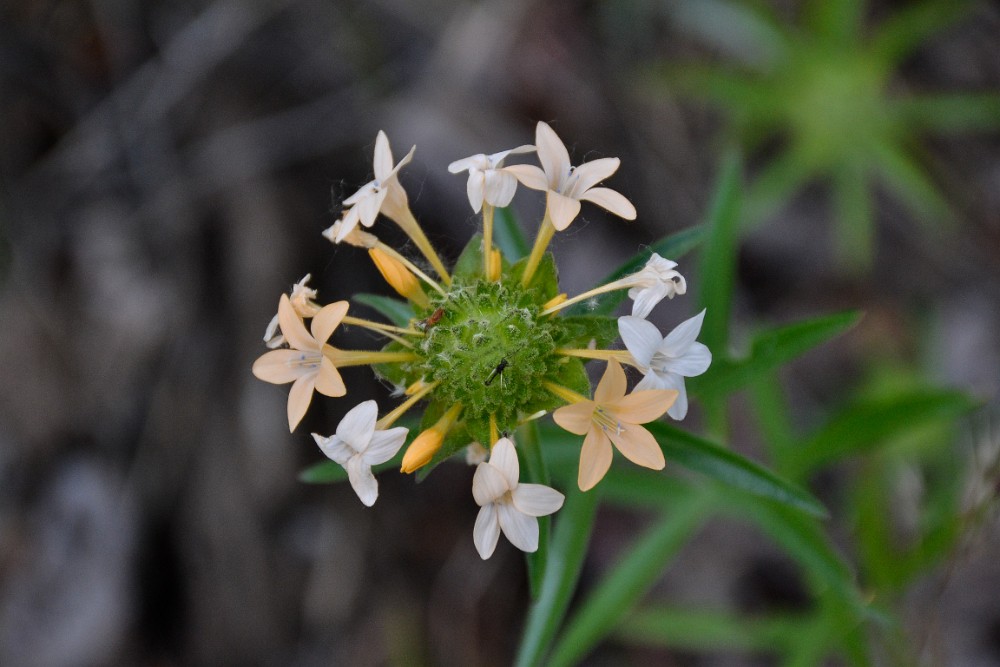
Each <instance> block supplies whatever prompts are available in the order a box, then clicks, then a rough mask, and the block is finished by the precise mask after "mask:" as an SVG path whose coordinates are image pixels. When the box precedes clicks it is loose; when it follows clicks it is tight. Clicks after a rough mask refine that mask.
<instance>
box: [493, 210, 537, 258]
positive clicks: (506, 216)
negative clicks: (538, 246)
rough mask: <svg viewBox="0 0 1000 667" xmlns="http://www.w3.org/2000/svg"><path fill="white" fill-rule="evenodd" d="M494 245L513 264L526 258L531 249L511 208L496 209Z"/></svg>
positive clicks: (494, 215) (494, 216)
mask: <svg viewBox="0 0 1000 667" xmlns="http://www.w3.org/2000/svg"><path fill="white" fill-rule="evenodd" d="M493 243H494V244H496V246H497V247H498V248H500V252H502V253H503V255H504V257H506V258H507V259H508V260H509V261H511V262H516V261H518V260H519V259H521V258H522V257H524V256H526V255H527V254H528V251H529V250H530V249H531V248H530V246H529V245H528V241H527V240H526V239H525V238H524V232H522V231H521V227H520V225H518V224H517V218H515V217H514V212H513V211H511V210H510V207H509V206H508V207H506V208H498V209H494V214H493Z"/></svg>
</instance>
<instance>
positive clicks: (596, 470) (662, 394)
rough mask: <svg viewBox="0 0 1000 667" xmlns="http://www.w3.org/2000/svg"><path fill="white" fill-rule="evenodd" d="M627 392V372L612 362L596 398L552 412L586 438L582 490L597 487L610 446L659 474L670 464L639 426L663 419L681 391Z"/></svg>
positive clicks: (561, 423) (582, 453) (579, 480)
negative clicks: (667, 463)
mask: <svg viewBox="0 0 1000 667" xmlns="http://www.w3.org/2000/svg"><path fill="white" fill-rule="evenodd" d="M627 388H628V385H627V382H626V380H625V371H624V370H622V367H621V364H619V363H618V362H617V361H616V360H614V359H611V360H610V361H608V367H607V369H606V370H605V371H604V376H603V377H602V378H601V381H600V382H599V383H598V384H597V389H595V390H594V400H589V399H587V400H582V401H580V402H578V403H573V404H572V405H566V406H563V407H561V408H559V409H558V410H556V411H555V412H554V413H552V418H553V419H554V420H555V422H556V423H557V424H559V426H561V427H563V428H564V429H566V430H567V431H569V432H570V433H575V434H577V435H585V436H586V437H585V438H584V440H583V449H582V450H581V451H580V472H579V475H578V477H577V483H578V484H579V486H580V490H581V491H587V490H589V489H591V488H593V487H594V485H595V484H597V483H598V482H599V481H601V479H602V478H603V477H604V474H605V473H606V472H607V471H608V468H609V467H611V454H612V449H611V443H614V445H615V447H617V448H618V451H619V452H621V453H622V454H623V455H624V456H625V458H627V459H628V460H629V461H632V462H633V463H635V464H637V465H641V466H644V467H646V468H652V469H653V470H660V469H662V468H663V466H664V465H665V464H666V462H665V461H664V459H663V452H662V451H661V450H660V446H659V445H658V444H657V443H656V440H655V439H654V438H653V436H652V434H650V432H649V431H647V430H646V429H645V428H644V427H643V426H641V424H645V423H648V422H651V421H654V420H656V419H659V418H660V417H662V416H663V413H664V412H666V411H667V410H668V409H669V408H670V406H671V405H673V403H674V401H675V400H676V399H677V392H676V391H673V390H669V389H650V390H643V391H633V392H632V393H631V394H629V395H627V396H626V395H625V392H626V389H627Z"/></svg>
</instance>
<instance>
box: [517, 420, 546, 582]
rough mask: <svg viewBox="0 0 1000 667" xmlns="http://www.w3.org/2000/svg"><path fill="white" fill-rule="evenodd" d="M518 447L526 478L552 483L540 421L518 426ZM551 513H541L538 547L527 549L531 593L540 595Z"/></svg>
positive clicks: (536, 481) (534, 481)
mask: <svg viewBox="0 0 1000 667" xmlns="http://www.w3.org/2000/svg"><path fill="white" fill-rule="evenodd" d="M517 443H518V446H517V450H518V453H519V455H520V458H521V463H522V467H523V469H524V471H525V479H526V481H528V482H530V483H532V484H542V485H544V486H550V485H551V481H550V480H549V473H548V470H547V469H546V467H545V459H544V457H543V456H542V447H541V441H540V440H539V437H538V422H535V421H531V422H528V423H526V424H522V425H521V426H520V427H519V428H518V434H517ZM551 523H552V519H551V517H550V516H541V517H538V548H537V549H536V550H535V551H534V552H532V553H526V554H525V558H526V559H527V561H528V583H529V587H530V589H531V597H532V598H537V597H538V594H539V591H540V590H541V587H542V581H543V580H544V577H545V564H546V563H547V562H548V557H549V529H550V527H551Z"/></svg>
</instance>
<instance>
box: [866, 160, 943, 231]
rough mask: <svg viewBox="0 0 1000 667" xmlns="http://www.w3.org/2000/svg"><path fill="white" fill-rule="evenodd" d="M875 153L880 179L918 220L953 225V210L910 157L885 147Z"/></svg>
mask: <svg viewBox="0 0 1000 667" xmlns="http://www.w3.org/2000/svg"><path fill="white" fill-rule="evenodd" d="M872 149H873V150H872V156H873V157H874V158H875V161H876V166H877V168H878V172H879V175H880V177H881V178H882V180H883V181H884V182H885V184H886V185H887V186H888V187H889V188H890V189H892V190H893V191H894V192H895V193H896V195H897V196H898V197H899V198H900V200H901V201H902V202H903V203H904V204H906V205H907V206H908V207H909V208H910V210H911V211H912V212H913V213H914V214H915V215H916V216H917V219H918V220H922V221H924V222H926V221H928V220H930V219H933V220H938V221H945V222H950V221H951V219H952V210H951V206H950V205H949V204H948V202H947V201H945V200H944V198H943V197H942V196H941V194H940V193H939V192H938V189H937V188H936V187H935V186H934V184H933V183H932V182H931V181H930V179H929V178H927V174H925V173H924V170H923V168H921V167H920V166H919V165H917V164H916V163H915V162H914V161H913V159H912V158H911V157H910V156H909V155H907V154H906V153H904V152H903V151H901V150H899V148H898V147H896V146H891V145H889V144H885V143H883V144H881V145H877V146H873V147H872Z"/></svg>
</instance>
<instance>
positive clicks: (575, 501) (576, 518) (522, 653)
mask: <svg viewBox="0 0 1000 667" xmlns="http://www.w3.org/2000/svg"><path fill="white" fill-rule="evenodd" d="M599 497H600V493H599V491H598V490H597V489H594V490H591V491H588V492H586V493H584V492H583V491H580V490H579V489H578V488H577V487H576V485H575V484H574V485H573V486H571V487H569V490H568V491H567V492H566V502H565V504H564V505H563V507H562V509H561V510H559V512H558V513H557V514H556V519H555V524H556V525H555V530H554V531H553V535H552V541H551V544H550V548H549V559H548V563H547V564H546V568H545V577H544V578H543V579H542V585H541V587H540V589H539V593H538V597H537V598H536V599H535V601H534V603H533V604H532V605H531V608H530V609H529V611H528V618H527V620H526V622H525V626H524V633H523V635H522V636H521V647H520V649H519V650H518V652H517V663H516V664H517V665H518V667H534V666H535V665H541V664H542V659H543V658H544V657H545V654H546V653H547V652H548V648H549V645H550V644H551V643H552V639H553V638H554V637H555V635H556V632H557V631H558V630H559V626H560V624H561V623H562V620H563V617H564V616H565V615H566V609H567V608H568V607H569V602H570V599H572V597H573V593H574V592H575V591H576V583H577V581H578V580H579V578H580V571H581V570H582V569H583V561H584V558H585V557H586V555H587V546H588V544H589V543H590V533H591V531H592V530H593V527H594V513H595V512H596V510H597V502H598V499H599Z"/></svg>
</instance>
